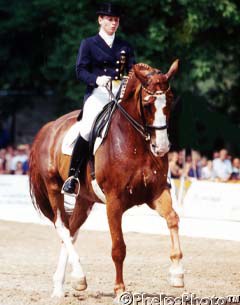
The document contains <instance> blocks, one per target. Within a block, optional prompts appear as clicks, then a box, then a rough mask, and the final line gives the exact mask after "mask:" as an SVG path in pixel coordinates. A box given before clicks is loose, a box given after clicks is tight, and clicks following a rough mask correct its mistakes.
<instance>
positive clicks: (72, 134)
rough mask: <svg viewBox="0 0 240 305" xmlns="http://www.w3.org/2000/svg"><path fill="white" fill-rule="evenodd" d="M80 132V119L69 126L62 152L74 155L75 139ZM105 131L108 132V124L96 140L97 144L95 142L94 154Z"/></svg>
mask: <svg viewBox="0 0 240 305" xmlns="http://www.w3.org/2000/svg"><path fill="white" fill-rule="evenodd" d="M79 132H80V121H78V122H76V123H74V124H73V125H72V126H71V127H70V128H69V130H68V131H67V133H66V135H65V136H64V138H63V142H62V153H63V154H64V155H68V156H71V155H72V151H73V147H74V144H75V140H76V139H77V137H78V135H79ZM105 132H106V126H105V127H104V129H103V131H102V134H101V137H98V138H96V141H95V144H94V150H93V154H94V155H95V153H96V151H97V149H98V148H99V146H100V145H101V143H102V140H103V138H104V135H105Z"/></svg>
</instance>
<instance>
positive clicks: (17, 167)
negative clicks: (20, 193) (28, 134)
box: [0, 144, 30, 175]
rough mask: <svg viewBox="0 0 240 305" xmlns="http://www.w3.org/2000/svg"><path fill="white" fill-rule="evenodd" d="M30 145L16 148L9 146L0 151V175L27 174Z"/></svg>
mask: <svg viewBox="0 0 240 305" xmlns="http://www.w3.org/2000/svg"><path fill="white" fill-rule="evenodd" d="M29 152H30V145H28V144H21V145H18V146H17V147H16V148H14V147H13V146H11V145H9V146H7V147H6V148H1V149H0V174H8V175H14V174H16V175H26V174H27V173H28V159H29Z"/></svg>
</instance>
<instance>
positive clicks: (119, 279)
mask: <svg viewBox="0 0 240 305" xmlns="http://www.w3.org/2000/svg"><path fill="white" fill-rule="evenodd" d="M122 214H123V211H122V209H121V203H120V202H119V201H118V200H117V199H116V200H115V201H111V202H109V201H108V202H107V216H108V223H109V228H110V233H111V238H112V259H113V261H114V264H115V268H116V281H115V286H114V292H115V293H116V295H117V297H118V295H120V294H121V293H122V292H123V291H125V285H124V282H123V261H124V259H125V256H126V245H125V242H124V239H123V233H122Z"/></svg>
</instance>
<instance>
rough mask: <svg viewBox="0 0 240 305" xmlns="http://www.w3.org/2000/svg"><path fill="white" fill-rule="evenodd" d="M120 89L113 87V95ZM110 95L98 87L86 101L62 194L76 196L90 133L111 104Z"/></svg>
mask: <svg viewBox="0 0 240 305" xmlns="http://www.w3.org/2000/svg"><path fill="white" fill-rule="evenodd" d="M118 88H119V84H118V85H117V86H113V93H114V94H116V92H117V90H118ZM109 101H110V100H109V95H108V93H107V91H106V89H105V88H103V87H98V88H96V89H94V91H93V93H92V95H91V96H90V97H89V98H88V99H87V100H86V101H85V104H84V108H83V116H82V119H81V121H80V127H79V131H80V135H79V137H78V139H77V142H76V143H75V146H74V149H73V153H72V158H71V164H70V169H69V177H70V178H68V180H67V181H66V182H65V183H64V185H63V189H62V192H63V193H67V194H70V195H71V194H74V191H75V188H76V184H77V182H78V179H77V178H78V176H79V173H80V171H81V169H82V168H83V165H84V161H85V160H86V158H87V154H88V152H89V151H88V140H89V136H90V132H91V129H92V125H93V123H94V121H95V119H96V117H97V115H98V114H99V113H100V112H101V111H102V109H103V107H104V106H105V105H106V104H107V103H109Z"/></svg>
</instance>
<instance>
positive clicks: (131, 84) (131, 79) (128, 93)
mask: <svg viewBox="0 0 240 305" xmlns="http://www.w3.org/2000/svg"><path fill="white" fill-rule="evenodd" d="M139 84H140V81H139V80H138V79H137V78H136V76H135V73H134V72H133V70H131V71H130V72H129V75H128V81H127V84H126V90H125V93H124V95H123V98H122V101H123V102H124V101H126V100H129V99H130V98H131V97H132V96H134V94H135V92H136V90H137V87H138V85H139Z"/></svg>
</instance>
